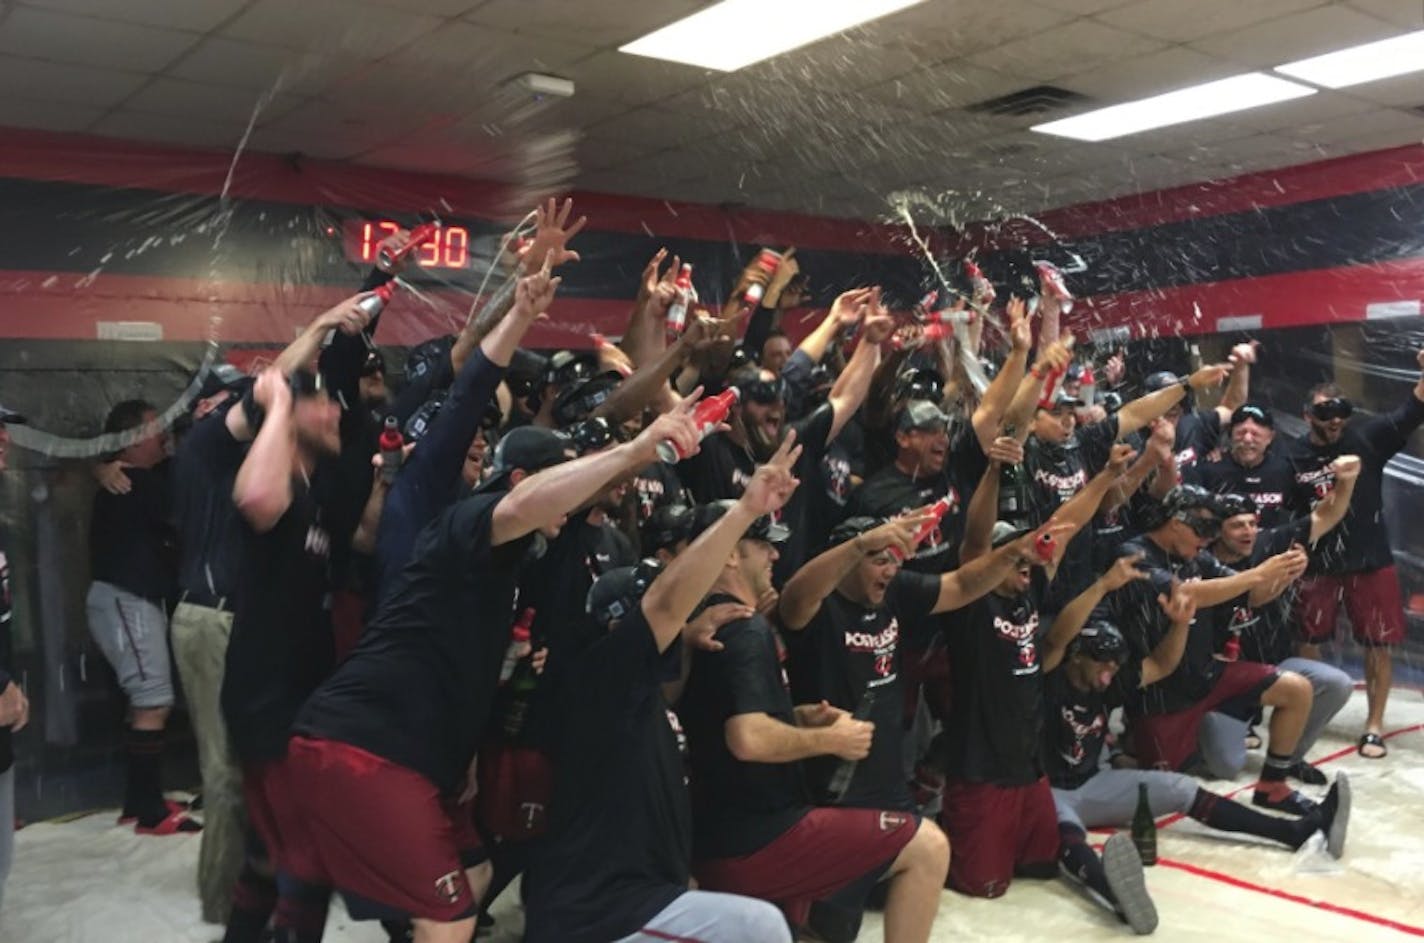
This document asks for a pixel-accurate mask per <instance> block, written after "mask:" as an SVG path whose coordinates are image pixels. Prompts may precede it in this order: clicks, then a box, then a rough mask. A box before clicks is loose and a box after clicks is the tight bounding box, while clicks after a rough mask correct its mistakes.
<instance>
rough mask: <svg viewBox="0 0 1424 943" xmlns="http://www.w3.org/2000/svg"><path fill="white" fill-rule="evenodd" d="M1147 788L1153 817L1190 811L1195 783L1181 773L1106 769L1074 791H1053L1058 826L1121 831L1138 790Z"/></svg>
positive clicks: (1196, 787) (1126, 822) (1133, 806)
mask: <svg viewBox="0 0 1424 943" xmlns="http://www.w3.org/2000/svg"><path fill="white" fill-rule="evenodd" d="M1143 783H1146V784H1147V804H1148V805H1150V806H1151V807H1152V816H1153V818H1156V817H1157V816H1159V815H1166V814H1167V813H1169V812H1182V813H1186V812H1189V811H1191V808H1192V802H1193V801H1194V800H1195V799H1196V795H1197V790H1198V789H1200V788H1201V787H1200V786H1199V785H1197V781H1196V780H1195V779H1192V778H1191V777H1190V776H1187V775H1184V774H1182V773H1166V772H1162V771H1161V770H1155V769H1105V770H1102V771H1100V772H1099V773H1098V774H1097V775H1096V776H1094V777H1093V778H1092V779H1090V780H1088V781H1087V782H1086V783H1084V784H1083V785H1081V786H1079V787H1078V788H1077V789H1054V790H1053V804H1054V805H1055V806H1057V807H1058V821H1059V823H1060V824H1067V825H1076V826H1078V827H1079V828H1080V829H1082V830H1083V831H1085V832H1086V831H1087V830H1088V829H1090V828H1106V827H1110V826H1112V827H1123V826H1127V825H1130V824H1132V814H1133V813H1134V812H1136V811H1137V796H1138V790H1137V787H1138V786H1140V785H1142V784H1143Z"/></svg>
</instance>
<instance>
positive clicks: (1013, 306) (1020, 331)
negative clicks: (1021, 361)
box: [1004, 295, 1033, 353]
mask: <svg viewBox="0 0 1424 943" xmlns="http://www.w3.org/2000/svg"><path fill="white" fill-rule="evenodd" d="M1004 313H1005V314H1007V315H1008V316H1009V341H1010V343H1012V344H1013V347H1014V350H1016V351H1019V352H1021V353H1022V352H1027V351H1028V349H1029V348H1030V347H1032V346H1033V326H1032V325H1031V324H1029V321H1028V305H1027V304H1026V303H1025V302H1024V300H1023V299H1022V298H1020V297H1019V296H1018V295H1012V296H1010V298H1009V303H1008V304H1007V305H1005V307H1004Z"/></svg>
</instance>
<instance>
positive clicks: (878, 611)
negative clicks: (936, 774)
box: [787, 570, 940, 811]
mask: <svg viewBox="0 0 1424 943" xmlns="http://www.w3.org/2000/svg"><path fill="white" fill-rule="evenodd" d="M939 583H940V580H939V577H937V576H928V575H926V574H923V573H912V572H910V571H909V570H902V571H901V572H900V573H898V574H896V576H895V579H894V580H892V581H891V583H890V586H889V587H888V588H887V590H886V594H885V600H884V602H883V603H882V604H881V605H880V606H877V607H875V608H867V607H865V606H862V605H861V604H859V603H856V602H853V601H851V600H850V599H847V598H846V597H845V596H842V595H841V594H840V593H839V592H833V593H831V595H829V596H827V597H826V598H825V600H824V601H823V602H822V603H821V608H820V611H818V612H817V613H816V615H815V617H814V618H812V619H811V621H810V622H809V623H807V624H806V627H805V628H803V629H802V630H801V631H800V632H792V633H788V644H787V647H788V652H789V654H790V660H789V661H788V663H787V664H788V672H787V673H788V674H789V675H790V676H791V693H792V696H793V699H794V700H795V701H796V703H798V704H811V703H815V702H817V701H821V700H826V701H829V702H830V703H831V704H833V705H835V706H836V707H839V708H841V709H842V710H847V711H854V710H856V708H857V707H858V706H859V704H860V702H861V699H862V698H863V697H864V696H865V695H866V694H867V693H869V692H873V695H872V696H873V697H874V702H873V708H872V711H871V714H870V717H869V719H870V720H871V721H873V722H874V723H875V739H874V741H873V742H872V743H871V747H870V755H869V756H867V757H866V758H865V759H863V760H861V761H860V762H859V763H858V764H857V765H856V768H855V775H854V777H853V778H852V779H851V783H850V788H849V789H848V790H847V791H846V794H845V796H844V797H843V798H842V799H841V805H846V806H855V807H860V808H867V809H903V810H905V811H909V810H910V808H911V802H910V793H909V789H908V787H907V785H906V783H905V767H904V757H903V747H904V743H903V741H904V732H903V730H902V721H901V718H902V717H903V715H904V710H905V706H904V690H903V685H902V684H901V682H900V625H901V623H902V622H918V621H920V620H922V619H924V618H925V617H926V616H928V615H929V614H930V610H932V609H933V608H934V604H935V601H936V600H937V599H938V598H939ZM840 763H841V760H840V759H839V758H838V757H834V756H829V757H815V758H813V759H811V760H808V761H806V774H807V779H808V780H809V782H810V784H811V791H812V795H815V796H823V795H825V790H826V787H827V786H828V785H829V783H830V779H831V777H832V776H833V775H834V774H835V771H836V769H837V768H838V767H839V766H840Z"/></svg>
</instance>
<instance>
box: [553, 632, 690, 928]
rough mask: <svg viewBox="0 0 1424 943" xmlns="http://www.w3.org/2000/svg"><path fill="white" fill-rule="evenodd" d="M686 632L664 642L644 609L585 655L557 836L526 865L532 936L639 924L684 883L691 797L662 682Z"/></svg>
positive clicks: (557, 794)
mask: <svg viewBox="0 0 1424 943" xmlns="http://www.w3.org/2000/svg"><path fill="white" fill-rule="evenodd" d="M681 667H682V649H681V641H680V640H678V641H674V642H673V644H672V645H671V646H669V647H668V649H667V650H666V651H665V652H659V651H658V649H657V644H656V641H655V639H654V637H653V633H652V629H650V628H649V627H648V623H647V620H646V619H645V618H644V617H643V613H642V610H641V609H637V610H635V611H634V612H633V613H631V614H630V615H629V616H628V617H626V618H625V619H623V620H621V621H620V622H619V624H618V625H617V626H616V627H615V628H614V629H613V630H612V631H611V632H610V633H609V634H608V635H607V636H605V637H604V638H601V639H600V640H599V641H598V642H596V643H595V644H594V645H593V646H591V647H590V648H589V649H588V651H586V652H585V653H584V654H583V656H582V657H581V658H580V659H579V664H578V666H577V668H576V670H575V674H574V676H573V677H572V678H571V679H570V681H569V684H568V686H567V689H566V691H565V703H564V709H563V711H562V712H561V716H562V717H563V724H562V725H561V728H560V731H559V736H558V741H557V744H556V746H555V750H554V757H553V759H554V769H555V781H554V782H555V784H554V797H553V801H552V804H551V826H550V832H549V836H548V838H547V839H545V841H544V842H543V847H542V848H541V849H540V850H539V851H538V853H537V855H536V857H535V859H534V861H533V862H532V863H531V865H530V868H529V872H528V874H527V875H526V877H525V881H526V886H527V888H528V890H529V894H530V898H531V899H532V900H535V901H537V902H538V906H537V907H531V908H530V910H529V912H528V929H527V930H526V935H525V939H527V940H529V941H530V943H604V941H607V940H617V939H622V938H623V937H625V936H628V935H630V934H633V933H636V932H637V931H638V930H639V929H640V928H641V927H642V926H644V925H645V924H646V923H647V922H648V921H649V920H650V919H652V917H654V916H655V915H657V914H658V913H659V912H660V911H661V910H663V908H665V907H666V906H667V905H668V904H670V903H672V901H673V900H675V899H676V898H677V897H679V896H680V895H681V894H682V893H683V892H684V891H686V890H687V880H688V876H689V867H690V863H691V860H692V808H691V804H690V800H689V798H688V793H687V782H686V775H685V772H684V767H683V759H682V749H681V748H680V746H679V738H678V732H677V730H676V729H675V728H674V727H673V726H672V724H671V723H670V721H669V718H673V719H674V720H675V715H672V714H671V712H670V711H668V710H667V707H666V704H665V702H664V701H663V696H662V690H661V687H660V686H661V684H662V683H663V682H665V681H670V680H676V679H677V677H678V676H679V674H680V671H681Z"/></svg>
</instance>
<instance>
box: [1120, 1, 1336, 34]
mask: <svg viewBox="0 0 1424 943" xmlns="http://www.w3.org/2000/svg"><path fill="white" fill-rule="evenodd" d="M1320 4H1321V0H1249V2H1242V0H1192V2H1191V4H1190V5H1186V4H1183V3H1182V2H1181V0H1137V2H1135V3H1130V4H1128V5H1127V6H1122V7H1117V8H1115V9H1113V10H1109V11H1106V12H1103V13H1100V14H1098V15H1097V16H1096V17H1095V19H1097V20H1099V21H1100V22H1103V23H1107V24H1109V25H1111V26H1116V27H1118V28H1119V29H1125V30H1129V31H1131V32H1134V33H1141V34H1142V35H1144V36H1151V37H1153V38H1154V39H1164V40H1166V41H1168V42H1173V43H1183V42H1188V41H1190V40H1193V39H1200V38H1201V37H1203V36H1210V35H1213V34H1215V33H1223V32H1226V31H1227V30H1231V29H1240V28H1241V27H1243V26H1250V25H1251V24H1252V23H1259V22H1261V21H1262V20H1271V19H1275V18H1276V17H1280V16H1286V15H1288V14H1292V13H1299V12H1301V11H1303V10H1308V9H1310V8H1311V7H1318V6H1320Z"/></svg>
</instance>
